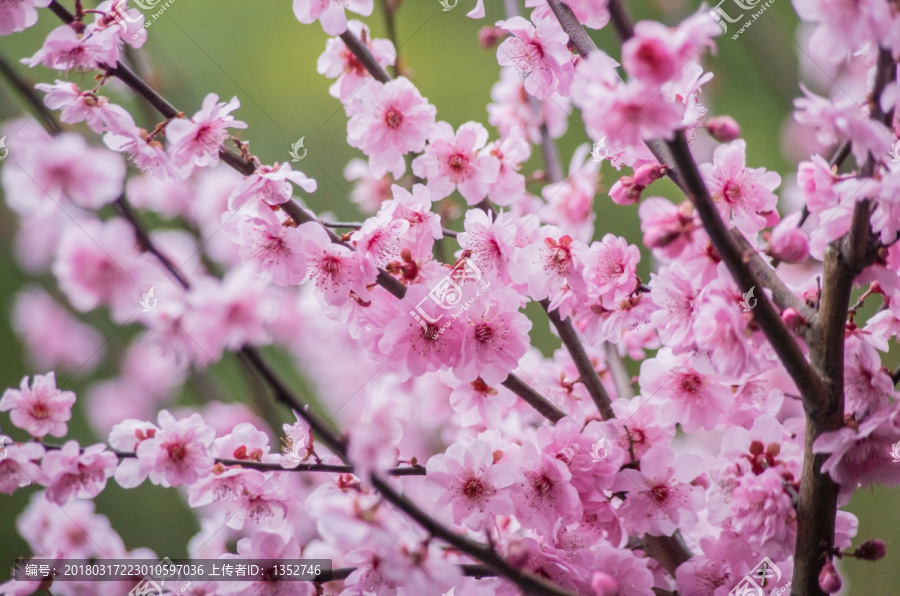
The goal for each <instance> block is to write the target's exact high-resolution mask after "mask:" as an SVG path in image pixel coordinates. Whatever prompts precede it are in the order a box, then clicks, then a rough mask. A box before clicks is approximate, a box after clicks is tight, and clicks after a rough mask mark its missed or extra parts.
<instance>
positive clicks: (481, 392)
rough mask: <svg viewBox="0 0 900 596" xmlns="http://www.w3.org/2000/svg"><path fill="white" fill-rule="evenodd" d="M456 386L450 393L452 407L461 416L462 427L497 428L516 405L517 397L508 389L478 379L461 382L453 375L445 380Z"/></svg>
mask: <svg viewBox="0 0 900 596" xmlns="http://www.w3.org/2000/svg"><path fill="white" fill-rule="evenodd" d="M445 382H447V384H448V385H451V386H454V389H453V391H452V393H450V407H451V408H453V411H454V412H456V413H457V414H459V423H460V424H461V425H462V426H481V425H483V426H485V427H487V428H496V427H497V426H499V425H500V421H501V417H502V415H503V413H504V412H506V411H507V410H509V408H512V407H513V406H514V405H515V404H516V395H515V394H514V393H513V392H512V391H510V390H509V389H507V388H506V387H502V386H496V387H491V386H489V385H488V384H487V383H485V382H484V379H481V378H478V379H475V380H474V381H472V382H460V381H458V380H456V378H455V377H453V376H452V375H447V378H446V379H445Z"/></svg>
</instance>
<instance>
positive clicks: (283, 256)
mask: <svg viewBox="0 0 900 596" xmlns="http://www.w3.org/2000/svg"><path fill="white" fill-rule="evenodd" d="M238 233H239V236H240V237H239V242H240V249H239V251H238V252H239V254H240V255H241V261H242V262H244V263H245V264H249V265H251V266H253V268H254V269H255V270H256V271H257V272H258V273H261V274H263V275H266V276H268V277H270V278H271V279H272V281H273V282H274V283H276V284H278V285H279V286H293V285H296V284H298V283H300V282H301V281H303V279H304V278H305V277H306V262H307V258H308V257H307V255H306V253H305V252H304V246H305V244H306V236H305V235H304V234H303V232H302V231H301V230H300V229H299V228H297V227H294V226H293V225H292V224H291V223H288V222H283V221H280V220H279V219H278V216H277V215H275V213H274V212H273V211H272V210H271V209H270V208H269V207H267V206H264V205H263V206H260V208H259V215H258V216H257V217H244V218H242V219H241V220H240V222H239V223H238Z"/></svg>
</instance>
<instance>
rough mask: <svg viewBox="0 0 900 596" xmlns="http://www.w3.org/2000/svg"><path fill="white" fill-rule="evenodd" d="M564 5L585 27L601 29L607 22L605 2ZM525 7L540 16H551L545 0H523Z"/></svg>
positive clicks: (579, 1)
mask: <svg viewBox="0 0 900 596" xmlns="http://www.w3.org/2000/svg"><path fill="white" fill-rule="evenodd" d="M566 4H567V5H568V6H569V8H571V9H572V12H573V13H575V16H576V17H578V21H579V22H580V23H581V24H582V25H584V26H585V27H589V28H591V29H602V28H603V27H605V26H606V24H607V23H608V22H609V10H608V9H607V2H606V0H567V1H566ZM525 6H528V7H531V6H534V7H536V8H535V12H537V13H539V14H541V15H542V16H543V15H550V14H551V13H550V6H549V5H548V4H547V2H546V0H525Z"/></svg>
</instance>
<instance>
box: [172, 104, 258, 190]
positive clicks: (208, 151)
mask: <svg viewBox="0 0 900 596" xmlns="http://www.w3.org/2000/svg"><path fill="white" fill-rule="evenodd" d="M239 107H241V102H240V101H238V98H237V97H233V98H232V99H231V101H229V102H227V103H225V102H219V96H218V95H216V94H215V93H210V94H209V95H207V96H206V98H204V100H203V105H202V107H201V108H200V110H199V111H198V112H197V113H196V114H194V116H193V117H192V118H190V119H187V118H176V119H174V120H171V121H169V123H168V124H167V125H166V137H167V138H168V139H169V156H170V157H171V158H172V163H173V165H174V166H175V171H176V172H177V173H178V175H179V176H180V177H182V178H187V177H188V176H189V175H190V174H191V172H193V171H194V168H195V167H197V168H207V167H212V166H215V165H217V164H218V163H219V151H220V150H221V149H222V144H223V143H224V142H225V141H226V140H227V139H228V136H229V134H228V129H229V128H247V125H246V124H245V123H244V122H241V121H240V120H235V119H234V116H232V115H231V112H233V111H235V110H236V109H238V108H239Z"/></svg>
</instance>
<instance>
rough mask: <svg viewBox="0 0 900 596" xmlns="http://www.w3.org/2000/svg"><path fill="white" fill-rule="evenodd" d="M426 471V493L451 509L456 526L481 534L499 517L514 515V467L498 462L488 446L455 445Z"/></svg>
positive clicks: (479, 442)
mask: <svg viewBox="0 0 900 596" xmlns="http://www.w3.org/2000/svg"><path fill="white" fill-rule="evenodd" d="M425 468H426V470H427V478H428V484H426V487H427V490H428V491H429V493H430V494H432V496H433V497H434V498H435V499H436V503H437V505H438V507H446V506H448V505H449V506H450V509H451V511H452V515H453V522H454V523H456V524H463V525H465V526H466V527H468V528H471V529H472V530H475V531H480V530H483V529H485V527H489V526H490V525H492V522H493V523H495V522H494V520H495V519H496V516H498V515H512V513H513V501H512V491H511V489H510V487H511V486H512V485H513V483H514V482H515V481H516V472H515V468H514V466H513V465H512V464H510V463H503V462H501V463H495V462H494V454H493V452H492V450H491V447H490V445H489V444H488V443H486V442H484V441H481V440H477V439H476V440H475V441H473V442H472V443H471V444H468V445H466V444H463V443H454V444H453V445H451V446H450V447H448V448H447V450H446V451H445V452H444V453H439V454H438V455H435V456H433V457H432V458H431V459H429V460H428V463H427V464H426V465H425Z"/></svg>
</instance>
